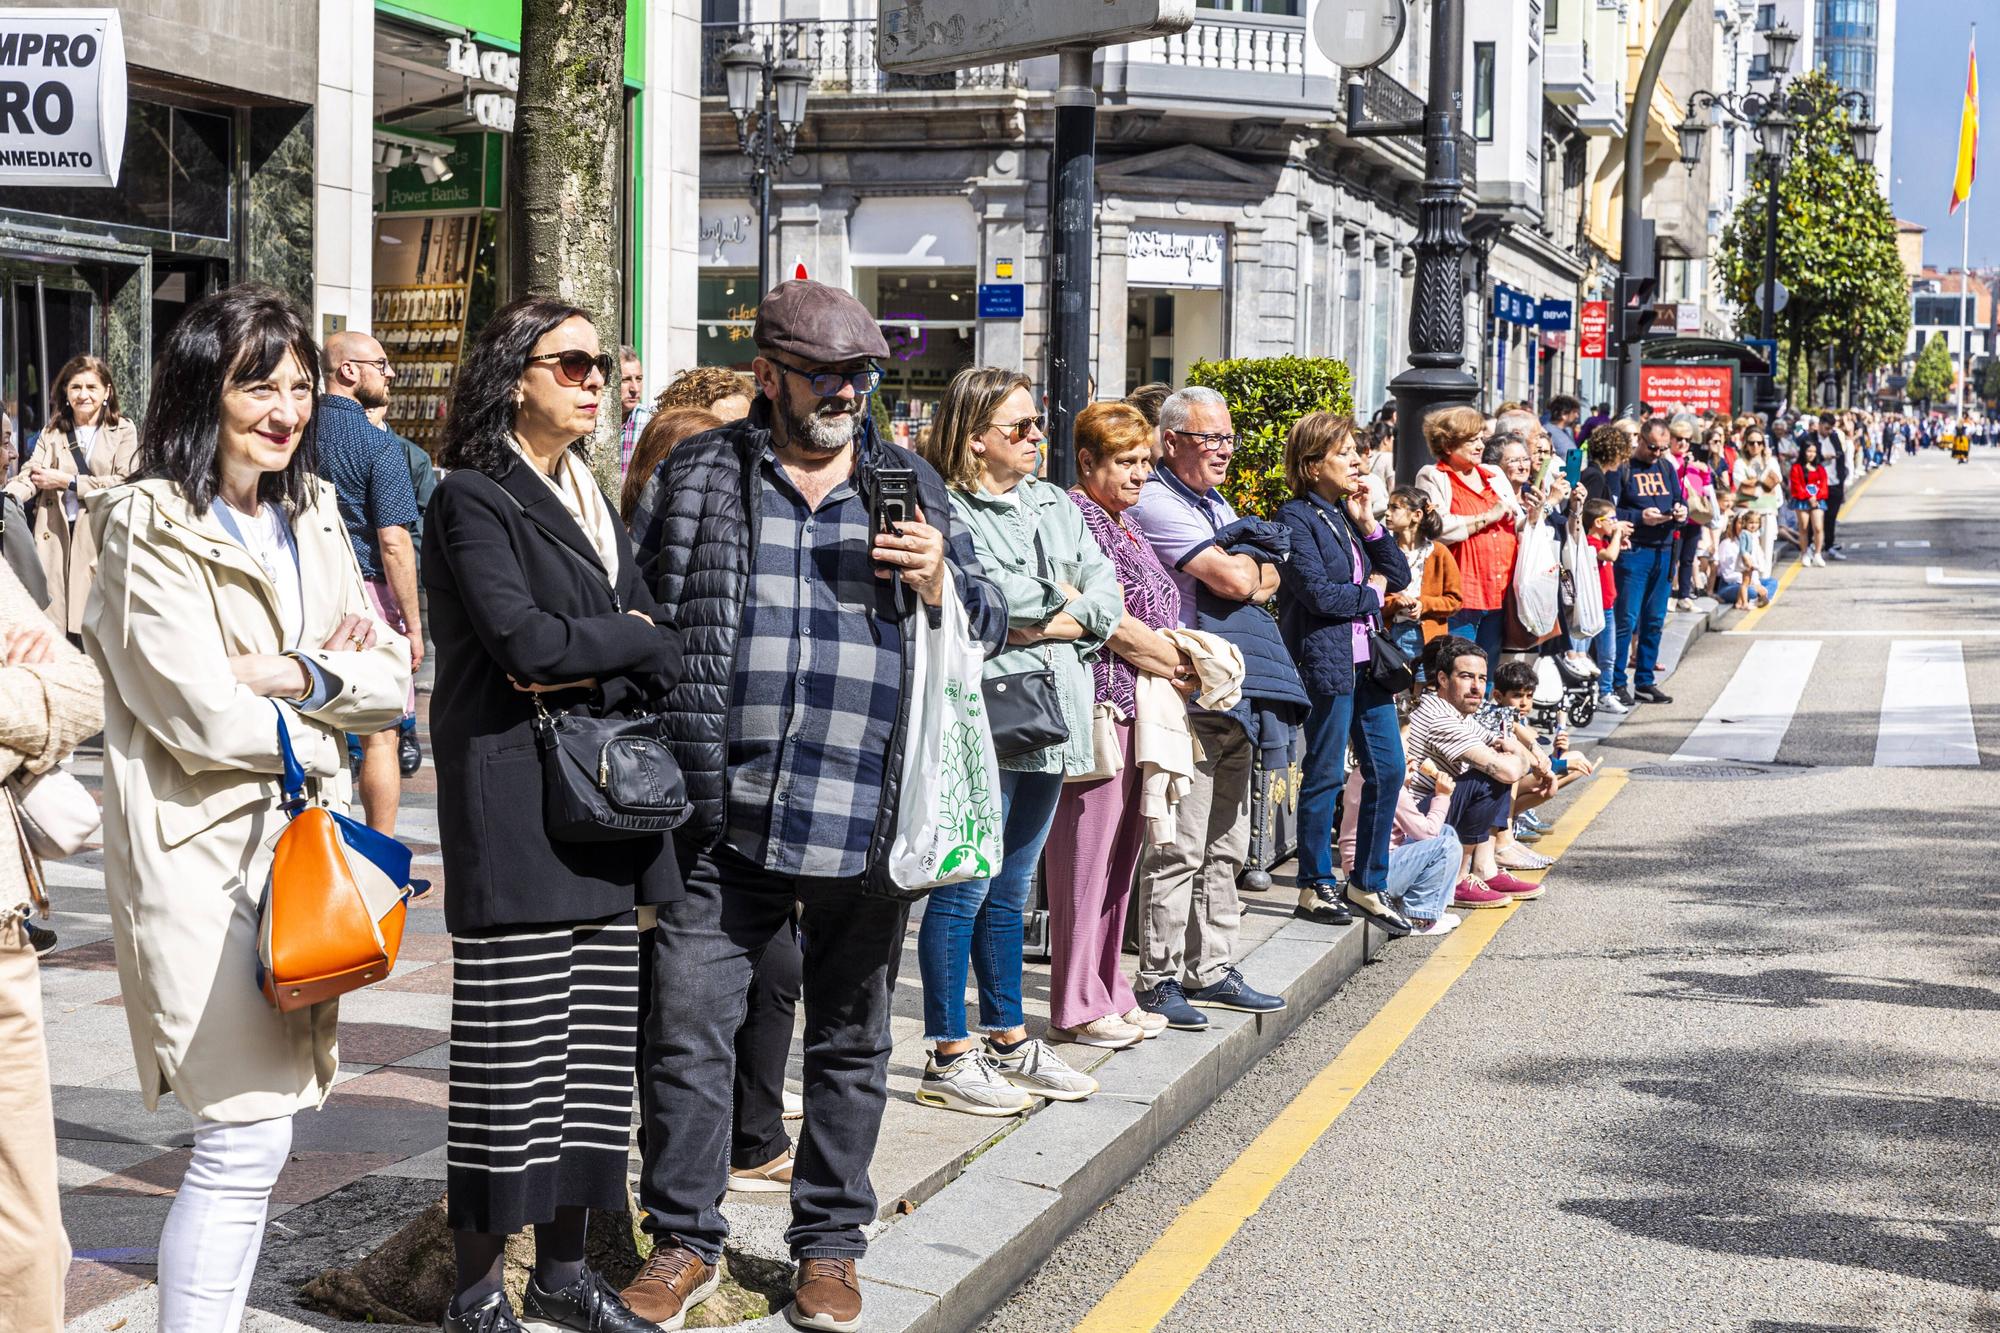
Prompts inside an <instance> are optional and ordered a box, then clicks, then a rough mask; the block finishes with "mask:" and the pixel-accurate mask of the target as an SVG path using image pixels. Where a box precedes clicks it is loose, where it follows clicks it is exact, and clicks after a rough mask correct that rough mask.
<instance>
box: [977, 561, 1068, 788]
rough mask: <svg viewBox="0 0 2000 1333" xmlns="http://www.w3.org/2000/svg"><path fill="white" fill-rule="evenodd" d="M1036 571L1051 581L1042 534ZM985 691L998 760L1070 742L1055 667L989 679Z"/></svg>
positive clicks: (994, 750) (983, 687) (988, 720)
mask: <svg viewBox="0 0 2000 1333" xmlns="http://www.w3.org/2000/svg"><path fill="white" fill-rule="evenodd" d="M1035 572H1036V573H1037V574H1038V575H1040V576H1041V578H1042V579H1043V580H1044V581H1045V582H1046V581H1047V580H1048V577H1049V563H1048V560H1047V559H1046V558H1045V557H1044V556H1043V555H1042V538H1041V535H1040V534H1039V533H1037V534H1036V536H1035ZM981 692H982V693H983V694H984V695H985V696H986V724H987V726H988V728H989V729H991V731H992V732H993V753H994V755H995V756H996V757H997V758H1000V759H1012V758H1015V757H1016V756H1018V755H1024V754H1032V753H1033V752H1034V751H1036V750H1046V749H1048V748H1049V747H1050V746H1051V745H1061V744H1063V743H1064V742H1066V741H1067V740H1069V724H1068V723H1066V722H1064V721H1063V715H1062V700H1061V699H1060V698H1059V697H1058V696H1057V694H1056V673H1055V668H1053V667H1050V666H1041V667H1036V668H1035V669H1033V670H1031V671H1016V672H1012V673H1010V674H1008V675H1005V676H989V677H988V678H987V679H986V681H985V683H984V685H983V686H982V687H981Z"/></svg>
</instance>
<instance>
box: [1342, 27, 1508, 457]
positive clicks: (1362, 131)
mask: <svg viewBox="0 0 2000 1333" xmlns="http://www.w3.org/2000/svg"><path fill="white" fill-rule="evenodd" d="M1464 82H1465V0H1436V2H1435V3H1434V4H1433V5H1432V6H1431V50H1430V81H1429V91H1428V96H1427V97H1426V98H1425V101H1424V118H1423V119H1422V120H1420V121H1387V122H1383V121H1376V122H1370V121H1368V120H1367V119H1366V118H1365V113H1364V111H1363V106H1362V103H1363V97H1362V85H1361V83H1360V82H1359V81H1358V80H1356V81H1353V82H1350V83H1349V84H1348V89H1347V122H1346V125H1345V126H1344V128H1345V130H1346V133H1347V135H1348V137H1349V138H1355V139H1365V138H1385V137H1391V136H1401V137H1413V136H1416V135H1422V136H1423V141H1424V184H1423V189H1422V191H1421V192H1420V193H1419V194H1418V196H1417V239H1416V245H1415V249H1416V252H1417V281H1416V296H1415V301H1414V306H1413V309H1412V310H1411V312H1410V368H1409V369H1408V370H1405V371H1404V372H1403V373H1402V374H1400V375H1398V376H1396V378H1395V379H1393V380H1391V381H1389V391H1390V392H1391V393H1393V394H1395V395H1396V477H1397V479H1398V480H1399V481H1401V482H1404V483H1406V484H1407V483H1408V482H1410V481H1411V480H1412V479H1414V478H1415V476H1416V475H1417V469H1418V468H1421V467H1422V466H1424V465H1425V464H1426V463H1429V462H1430V461H1431V453H1430V449H1429V447H1428V446H1426V445H1425V444H1424V418H1425V417H1427V416H1429V415H1430V414H1431V413H1432V412H1433V411H1435V410H1436V409H1437V408H1440V407H1447V406H1450V405H1452V404H1454V403H1470V402H1472V401H1474V400H1475V399H1477V398H1478V396H1479V381H1478V380H1477V379H1475V378H1473V376H1472V375H1471V374H1470V373H1469V372H1468V371H1467V370H1466V369H1465V255H1466V251H1467V250H1469V249H1470V248H1471V246H1470V243H1469V242H1467V240H1466V239H1465V203H1464V200H1463V198H1462V197H1461V190H1462V189H1463V186H1464V178H1463V177H1462V176H1460V174H1459V169H1458V147H1459V144H1458V123H1459V118H1460V115H1461V108H1462V103H1463V101H1464V96H1463V86H1464Z"/></svg>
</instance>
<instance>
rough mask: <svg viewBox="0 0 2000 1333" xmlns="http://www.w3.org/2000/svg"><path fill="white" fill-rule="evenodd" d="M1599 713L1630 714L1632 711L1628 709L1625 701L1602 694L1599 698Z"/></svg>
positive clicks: (1613, 695)
mask: <svg viewBox="0 0 2000 1333" xmlns="http://www.w3.org/2000/svg"><path fill="white" fill-rule="evenodd" d="M1597 711H1598V712H1600V713H1629V712H1631V711H1632V710H1631V709H1629V708H1627V707H1626V706H1625V701H1624V700H1623V699H1621V698H1619V697H1618V696H1617V695H1615V694H1600V695H1598V696H1597Z"/></svg>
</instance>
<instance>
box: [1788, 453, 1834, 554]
mask: <svg viewBox="0 0 2000 1333" xmlns="http://www.w3.org/2000/svg"><path fill="white" fill-rule="evenodd" d="M1830 490H1831V485H1830V483H1829V482H1828V480H1827V472H1826V467H1825V466H1824V464H1822V462H1821V461H1820V456H1819V441H1818V440H1817V439H1814V438H1813V437H1812V436H1807V437H1806V442H1805V443H1804V444H1802V445H1800V446H1799V461H1798V462H1796V463H1794V464H1792V475H1791V477H1790V478H1789V486H1788V493H1789V494H1790V495H1791V497H1792V512H1793V513H1795V514H1797V515H1798V516H1799V549H1800V551H1801V552H1802V554H1801V555H1800V556H1799V563H1800V564H1802V565H1806V566H1809V567H1810V566H1813V565H1824V564H1825V563H1826V506H1827V495H1828V492H1829V491H1830Z"/></svg>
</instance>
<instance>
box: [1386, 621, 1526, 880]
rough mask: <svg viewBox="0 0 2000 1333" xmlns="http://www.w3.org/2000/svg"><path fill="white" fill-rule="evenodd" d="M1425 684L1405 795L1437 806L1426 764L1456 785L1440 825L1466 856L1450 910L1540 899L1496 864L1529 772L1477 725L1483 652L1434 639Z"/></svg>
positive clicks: (1504, 743) (1512, 750)
mask: <svg viewBox="0 0 2000 1333" xmlns="http://www.w3.org/2000/svg"><path fill="white" fill-rule="evenodd" d="M1424 676H1425V679H1426V680H1427V681H1428V682H1429V683H1430V685H1431V690H1430V692H1427V693H1426V694H1425V695H1424V697H1423V699H1422V700H1420V701H1419V702H1418V704H1417V707H1416V709H1415V711H1413V712H1412V713H1411V714H1410V722H1409V727H1408V729H1407V730H1405V732H1404V733H1403V753H1404V754H1405V755H1406V756H1407V758H1408V760H1409V762H1410V763H1411V764H1414V765H1416V766H1417V772H1416V773H1415V774H1414V775H1413V776H1412V777H1411V779H1410V787H1411V789H1412V790H1413V791H1414V792H1415V793H1416V795H1417V799H1418V804H1419V807H1420V808H1421V809H1423V810H1425V811H1428V810H1429V809H1430V804H1431V802H1432V801H1435V800H1437V799H1438V793H1437V788H1436V784H1435V783H1434V782H1433V781H1432V780H1431V778H1430V777H1429V776H1428V773H1427V772H1426V771H1425V768H1424V764H1425V761H1426V760H1428V761H1429V763H1430V764H1431V765H1432V766H1434V767H1435V768H1436V769H1438V770H1439V771H1441V772H1443V773H1445V774H1447V775H1448V776H1450V777H1451V778H1452V779H1453V781H1454V782H1456V783H1457V786H1456V787H1455V788H1454V789H1453V791H1452V793H1451V797H1450V801H1451V804H1450V806H1449V807H1448V808H1447V810H1446V812H1445V821H1444V822H1445V823H1446V825H1448V826H1449V827H1450V828H1451V829H1452V831H1453V832H1455V833H1457V834H1458V840H1459V843H1460V844H1461V845H1462V846H1463V847H1464V849H1465V850H1464V855H1463V860H1462V862H1461V864H1460V867H1459V875H1460V878H1459V884H1458V892H1457V894H1456V895H1455V897H1454V898H1453V903H1454V904H1455V905H1456V906H1459V907H1496V906H1499V905H1501V904H1502V903H1505V902H1506V901H1508V900H1509V899H1512V900H1514V901H1516V902H1523V901H1526V900H1528V899H1530V898H1539V897H1541V896H1542V886H1541V885H1539V884H1530V883H1528V882H1526V881H1525V880H1519V879H1515V878H1514V877H1513V876H1512V875H1509V874H1507V873H1506V872H1505V871H1503V870H1501V869H1500V867H1499V864H1498V863H1497V861H1496V860H1495V854H1494V845H1493V835H1494V834H1495V833H1496V832H1497V831H1498V830H1500V829H1503V828H1506V827H1508V825H1509V824H1510V823H1511V822H1512V821H1513V808H1514V784H1515V783H1517V782H1519V781H1520V780H1521V779H1522V778H1524V777H1526V776H1527V775H1528V773H1529V771H1530V767H1531V765H1530V761H1529V758H1528V756H1527V755H1526V754H1524V753H1523V752H1522V748H1521V744H1520V742H1519V741H1517V740H1516V739H1514V738H1513V737H1512V736H1504V737H1502V738H1501V739H1499V740H1494V739H1492V738H1491V737H1490V736H1489V735H1488V734H1487V732H1486V729H1485V728H1484V727H1482V726H1480V725H1479V723H1478V721H1477V720H1476V719H1475V716H1474V715H1475V714H1476V713H1478V712H1479V708H1480V705H1481V704H1482V703H1484V702H1485V700H1486V653H1485V650H1484V649H1482V648H1480V647H1479V645H1478V644H1476V643H1474V642H1472V641H1471V640H1470V639H1462V638H1460V637H1458V636H1457V635H1456V634H1451V635H1447V636H1445V637H1444V638H1441V639H1435V640H1433V641H1432V642H1431V643H1430V644H1428V645H1427V646H1426V647H1425V649H1424Z"/></svg>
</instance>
